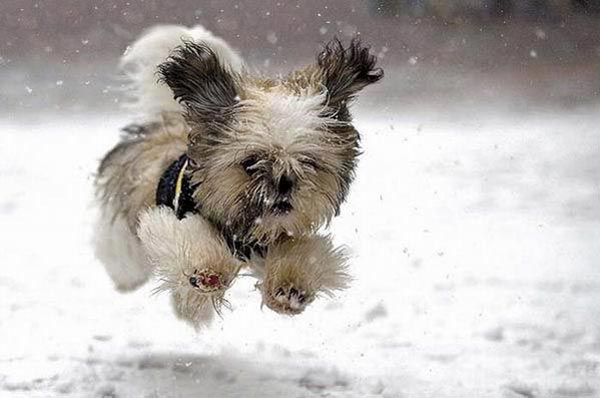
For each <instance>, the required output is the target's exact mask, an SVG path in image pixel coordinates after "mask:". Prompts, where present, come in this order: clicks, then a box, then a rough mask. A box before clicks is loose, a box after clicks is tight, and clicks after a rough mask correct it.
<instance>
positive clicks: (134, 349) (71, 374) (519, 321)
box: [0, 105, 600, 398]
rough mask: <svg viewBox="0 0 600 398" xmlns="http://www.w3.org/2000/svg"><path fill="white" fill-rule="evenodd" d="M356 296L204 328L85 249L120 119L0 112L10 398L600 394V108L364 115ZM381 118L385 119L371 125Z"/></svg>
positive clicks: (354, 239)
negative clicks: (93, 198)
mask: <svg viewBox="0 0 600 398" xmlns="http://www.w3.org/2000/svg"><path fill="white" fill-rule="evenodd" d="M360 109H361V108H360V106H359V107H358V110H359V112H358V115H357V120H358V121H359V122H358V125H359V127H360V130H361V131H362V133H363V136H364V148H365V154H364V156H363V158H362V161H361V165H360V172H359V175H358V179H357V181H356V184H355V185H354V187H353V191H352V195H351V197H350V200H349V202H348V203H347V204H346V206H345V207H344V210H343V214H342V216H341V217H339V218H338V219H337V220H336V222H335V223H334V225H333V232H334V233H335V234H336V236H337V240H338V241H339V242H340V243H346V244H347V245H349V246H350V247H352V249H353V254H354V257H353V260H352V272H353V274H354V277H355V282H354V284H353V287H352V288H351V289H350V290H348V291H347V292H345V293H344V294H342V295H340V296H339V297H338V299H336V300H321V301H320V302H317V303H315V304H314V305H313V306H312V307H311V308H310V309H309V310H307V312H306V313H305V314H303V315H301V316H299V317H296V318H282V317H279V316H277V315H275V314H273V313H271V312H269V311H268V310H266V309H265V310H264V311H261V310H260V308H259V307H260V305H259V304H260V302H259V295H258V292H256V291H255V290H254V287H253V281H252V280H250V279H249V278H245V279H242V280H240V281H239V282H238V283H236V285H235V286H234V288H233V290H232V292H231V296H230V301H231V303H232V304H233V307H234V309H233V311H232V312H226V313H225V314H224V317H223V319H222V320H218V321H217V322H216V323H215V324H214V325H213V326H212V327H211V328H210V329H209V330H205V331H202V332H201V333H199V334H197V333H195V332H194V331H193V330H192V329H190V328H188V327H187V326H186V325H185V324H183V323H180V322H178V321H177V320H176V319H174V317H173V315H172V313H171V311H170V308H169V305H168V302H167V299H166V297H163V296H151V294H150V293H151V287H152V286H147V287H145V288H143V289H142V290H140V291H138V292H135V293H133V294H127V295H121V294H119V293H117V292H115V291H114V290H113V288H112V286H111V283H110V282H109V280H108V277H107V276H106V275H105V273H104V270H103V269H102V267H101V266H100V264H99V263H98V261H97V260H95V259H94V257H93V254H92V250H91V247H90V245H89V240H90V234H91V228H92V220H93V218H94V216H95V210H94V208H93V206H91V205H90V195H91V185H92V173H93V170H94V168H95V167H96V162H97V159H98V158H99V157H100V156H101V154H103V153H104V152H105V151H106V150H107V149H108V148H109V147H110V146H111V145H112V144H113V143H114V142H115V140H116V137H117V129H118V127H120V126H121V125H123V123H124V122H125V121H126V119H125V117H124V116H119V115H117V116H112V117H102V116H93V117H92V116H90V117H77V118H71V117H67V116H64V117H56V116H55V117H51V118H47V119H46V120H45V121H44V119H43V118H41V120H40V121H39V122H36V123H34V124H23V123H18V122H17V121H14V120H12V121H9V120H5V121H3V122H2V121H0V125H1V133H0V181H1V185H0V242H1V243H0V342H1V343H0V397H11V398H16V397H28V398H30V397H50V396H70V397H98V398H99V397H147V398H150V397H156V398H158V397H219V398H220V397H224V398H227V397H261V398H272V397H277V398H280V397H356V398H368V397H431V398H443V397H455V398H471V397H472V398H480V397H481V398H483V397H502V398H519V397H526V398H532V397H594V396H600V321H599V319H600V267H599V266H598V255H599V254H600V239H599V238H600V200H599V199H600V198H599V192H600V185H599V184H600V183H599V182H598V175H599V173H600V156H599V155H600V135H599V134H598V133H599V131H598V126H599V125H600V112H599V107H598V106H591V105H588V106H585V107H580V108H576V109H570V110H568V111H557V110H556V109H550V108H548V109H545V110H544V109H538V110H529V111H525V110H524V109H523V110H521V111H519V112H517V111H499V110H496V111H490V112H486V111H485V110H481V111H479V110H478V111H475V110H473V109H467V110H466V111H462V112H454V111H452V110H449V109H446V110H443V109H434V110H427V109H425V110H423V111H422V112H413V111H412V110H411V111H408V112H406V111H404V110H398V109H392V110H391V109H390V108H387V109H385V110H384V111H381V110H380V111H379V112H377V113H372V112H367V111H366V110H364V109H363V110H362V111H360ZM376 116H377V117H376Z"/></svg>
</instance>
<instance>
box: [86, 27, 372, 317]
mask: <svg viewBox="0 0 600 398" xmlns="http://www.w3.org/2000/svg"><path fill="white" fill-rule="evenodd" d="M121 67H122V70H123V71H124V73H125V76H126V77H127V79H128V82H129V84H128V85H127V87H126V90H127V92H128V93H129V97H130V101H129V105H130V106H131V107H132V108H133V109H134V110H135V114H136V117H137V119H136V122H135V123H133V124H131V125H129V126H127V127H126V128H124V130H123V131H124V134H123V137H122V140H121V141H120V142H119V143H118V144H117V145H116V146H115V147H114V148H113V149H112V150H111V151H109V152H108V153H107V154H106V156H105V157H104V158H103V159H102V160H101V162H100V165H99V168H98V172H97V177H96V181H95V187H96V196H97V199H98V201H99V208H100V217H99V221H98V225H97V228H96V238H95V246H96V254H97V257H98V258H99V259H100V260H101V262H102V263H103V264H104V265H105V268H106V270H107V272H108V274H109V276H110V277H111V278H112V280H113V281H114V283H115V286H116V288H117V289H118V290H121V291H128V290H132V289H135V288H137V287H138V286H140V285H142V284H144V283H145V282H146V281H147V280H148V279H149V278H150V277H151V276H152V275H155V276H156V277H157V279H158V281H159V282H160V285H159V287H158V288H157V290H158V291H163V290H165V291H168V292H170V294H171V299H172V302H173V307H174V310H175V313H176V314H177V315H178V316H179V317H180V318H182V319H183V320H185V321H188V322H189V323H190V324H192V325H193V326H195V327H200V326H202V325H206V324H208V322H209V321H210V320H211V318H212V317H213V316H214V314H215V313H219V311H220V309H221V308H222V306H223V305H225V304H226V303H227V301H226V299H225V293H226V291H227V289H228V288H229V287H230V286H231V285H232V283H233V282H234V280H235V279H236V277H237V276H238V274H239V272H240V270H241V269H242V268H244V267H249V268H251V269H252V270H253V271H254V275H255V276H256V277H257V278H258V282H257V288H258V290H259V291H260V293H261V295H262V302H263V304H264V305H266V306H267V307H268V308H269V309H271V310H273V311H276V312H278V313H281V314H289V315H295V314H299V313H301V312H302V311H303V310H304V309H305V308H306V306H307V305H309V304H310V303H311V302H313V301H314V300H315V298H316V297H318V296H319V295H322V294H328V295H331V294H332V293H333V292H334V291H336V290H340V289H343V288H345V287H347V285H348V283H349V280H350V278H349V276H348V273H347V265H346V264H347V255H346V253H345V251H344V249H343V248H341V247H335V246H334V245H333V243H332V241H331V237H330V236H328V235H324V234H320V233H319V232H318V231H319V230H320V229H321V227H323V226H327V225H328V224H329V222H330V221H331V219H332V218H333V217H334V216H335V215H337V214H338V213H339V211H340V206H341V204H342V203H343V202H344V200H345V199H346V196H347V194H348V190H349V187H350V184H351V182H352V180H353V178H354V173H355V168H356V165H357V159H358V156H359V154H360V147H359V133H358V132H357V130H356V129H355V128H354V127H353V125H352V119H351V115H350V112H349V106H350V104H351V102H352V101H353V99H354V98H355V96H356V94H357V93H358V92H359V91H360V90H362V89H363V88H364V87H366V86H368V85H370V84H373V83H375V82H377V81H379V80H380V79H381V78H382V77H383V71H382V70H381V69H380V68H376V57H375V56H373V55H372V54H371V53H370V52H369V49H368V48H367V47H365V46H363V45H362V44H361V43H360V41H358V40H356V39H355V40H352V42H351V43H349V45H348V46H344V45H343V44H342V43H341V42H340V41H338V40H337V39H334V40H332V41H331V42H330V43H329V44H327V45H326V46H324V48H323V50H322V51H321V52H320V53H319V54H318V55H317V59H316V62H315V63H314V64H311V65H308V66H306V67H304V68H302V69H299V70H296V71H293V72H291V73H289V74H288V75H287V76H279V77H265V76H262V75H255V74H252V73H250V72H249V71H248V69H247V68H246V66H245V65H244V63H243V61H242V59H241V58H240V56H239V55H238V53H237V52H236V51H234V50H233V49H232V48H231V47H230V46H229V45H228V44H227V43H226V42H225V41H223V40H222V39H220V38H218V37H216V36H214V35H213V34H212V33H211V32H209V31H208V30H206V29H204V28H203V27H201V26H196V27H193V28H185V27H181V26H159V27H155V28H153V29H151V30H149V31H147V32H145V33H144V34H143V35H142V36H141V37H140V38H139V39H138V40H137V41H136V42H134V43H133V45H132V46H131V47H129V48H128V51H127V52H126V53H125V54H124V55H123V57H122V60H121Z"/></svg>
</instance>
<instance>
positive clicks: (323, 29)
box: [319, 26, 328, 35]
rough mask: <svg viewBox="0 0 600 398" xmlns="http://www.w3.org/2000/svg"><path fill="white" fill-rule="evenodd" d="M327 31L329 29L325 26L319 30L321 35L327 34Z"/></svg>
mask: <svg viewBox="0 0 600 398" xmlns="http://www.w3.org/2000/svg"><path fill="white" fill-rule="evenodd" d="M327 31H328V29H327V27H325V26H321V27H320V28H319V33H320V34H322V35H324V34H326V33H327Z"/></svg>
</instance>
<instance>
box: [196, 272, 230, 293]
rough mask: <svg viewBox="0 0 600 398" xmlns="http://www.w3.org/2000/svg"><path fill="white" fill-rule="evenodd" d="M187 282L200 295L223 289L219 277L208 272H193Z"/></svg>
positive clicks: (223, 285)
mask: <svg viewBox="0 0 600 398" xmlns="http://www.w3.org/2000/svg"><path fill="white" fill-rule="evenodd" d="M188 281H189V282H190V285H192V286H193V287H194V288H195V289H198V290H199V291H201V292H202V293H212V292H216V291H218V290H220V289H222V288H223V287H225V284H224V283H223V279H222V277H221V275H220V274H218V273H216V272H212V271H210V270H195V271H194V273H193V274H192V275H191V276H190V277H189V279H188Z"/></svg>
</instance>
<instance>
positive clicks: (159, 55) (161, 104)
mask: <svg viewBox="0 0 600 398" xmlns="http://www.w3.org/2000/svg"><path fill="white" fill-rule="evenodd" d="M184 40H191V41H194V42H202V43H204V44H207V45H208V46H209V47H210V48H211V49H212V50H213V51H214V52H215V53H216V54H217V56H218V57H219V59H220V60H221V62H222V63H223V65H224V66H226V67H228V68H230V69H231V71H233V72H238V73H239V72H241V70H242V68H243V61H242V59H241V58H240V56H239V55H238V54H237V53H236V52H235V51H234V50H233V49H232V48H231V47H229V45H228V44H227V43H226V42H225V41H224V40H223V39H221V38H220V37H217V36H215V35H213V34H212V33H211V32H210V31H208V30H206V29H205V28H204V27H202V26H200V25H196V26H194V27H193V28H187V27H184V26H180V25H160V26H155V27H153V28H151V29H149V30H147V31H146V32H144V33H143V34H142V36H140V37H139V38H138V39H137V40H136V41H135V42H134V43H133V44H132V45H131V46H130V47H129V48H128V49H127V51H126V52H125V54H123V56H122V57H121V63H120V68H121V71H122V72H123V73H124V74H125V76H126V79H127V84H126V91H127V99H128V100H127V102H126V103H125V104H126V105H125V106H126V107H127V108H129V109H132V110H133V111H135V112H136V113H138V114H139V116H140V117H141V119H142V121H143V122H152V121H158V120H160V119H161V117H162V114H163V113H165V112H177V113H179V112H180V111H181V110H182V109H181V106H180V105H179V104H178V103H177V102H176V101H175V100H174V99H173V93H172V92H171V90H170V89H169V87H168V86H167V85H165V84H162V83H159V82H158V75H157V74H156V71H157V66H158V65H159V64H161V63H162V62H164V61H165V60H166V59H167V57H168V56H169V55H170V53H171V51H173V49H174V48H175V47H177V46H179V45H180V44H182V42H183V41H184Z"/></svg>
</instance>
